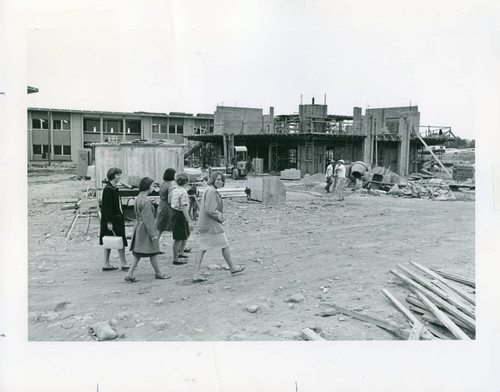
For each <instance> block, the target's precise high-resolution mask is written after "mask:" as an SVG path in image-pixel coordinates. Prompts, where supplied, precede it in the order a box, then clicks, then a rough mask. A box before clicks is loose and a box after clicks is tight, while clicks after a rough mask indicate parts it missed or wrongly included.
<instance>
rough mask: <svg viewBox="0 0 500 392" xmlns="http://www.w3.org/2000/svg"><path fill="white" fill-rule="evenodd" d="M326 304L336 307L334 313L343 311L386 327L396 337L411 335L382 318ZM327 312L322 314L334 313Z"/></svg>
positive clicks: (347, 314) (367, 321) (404, 338)
mask: <svg viewBox="0 0 500 392" xmlns="http://www.w3.org/2000/svg"><path fill="white" fill-rule="evenodd" d="M325 305H328V306H331V307H332V308H334V309H335V313H334V314H337V313H342V314H344V315H346V316H349V317H353V318H355V319H357V320H361V321H364V322H366V323H370V324H374V325H376V326H377V327H380V328H383V329H385V330H386V331H388V332H390V333H392V334H393V335H395V336H396V337H398V338H400V339H402V340H407V339H408V336H409V335H410V333H409V332H408V331H406V330H403V329H402V328H400V327H399V326H396V325H393V324H390V323H388V322H387V321H385V320H381V319H378V318H375V317H372V316H367V315H364V314H361V313H358V312H354V311H352V310H349V309H346V308H343V307H340V306H337V305H335V304H325ZM327 313H328V312H322V313H321V315H322V316H323V317H325V316H330V315H333V314H327Z"/></svg>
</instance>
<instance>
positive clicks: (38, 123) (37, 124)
mask: <svg viewBox="0 0 500 392" xmlns="http://www.w3.org/2000/svg"><path fill="white" fill-rule="evenodd" d="M31 125H32V127H33V129H49V122H48V121H47V120H44V119H43V118H34V119H32V120H31Z"/></svg>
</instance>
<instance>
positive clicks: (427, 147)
mask: <svg viewBox="0 0 500 392" xmlns="http://www.w3.org/2000/svg"><path fill="white" fill-rule="evenodd" d="M414 133H415V135H417V137H418V138H419V139H420V141H421V142H422V144H423V145H424V146H425V148H426V149H427V151H429V152H430V153H431V155H432V157H433V158H434V159H435V160H436V162H437V163H439V166H441V168H442V169H443V170H444V171H445V172H446V174H448V176H450V178H452V175H451V174H450V172H449V171H448V170H447V169H446V167H444V165H443V163H442V162H441V161H440V160H439V158H438V157H437V156H436V154H434V152H433V151H432V150H431V149H430V148H429V146H428V145H427V143H426V142H425V141H424V139H422V136H420V134H419V133H418V131H417V132H414Z"/></svg>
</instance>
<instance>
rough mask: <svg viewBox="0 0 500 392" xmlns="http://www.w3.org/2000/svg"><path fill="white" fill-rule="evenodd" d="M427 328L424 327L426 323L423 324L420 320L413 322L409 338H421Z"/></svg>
mask: <svg viewBox="0 0 500 392" xmlns="http://www.w3.org/2000/svg"><path fill="white" fill-rule="evenodd" d="M425 330H426V329H425V327H424V324H422V323H421V322H420V321H417V322H415V324H413V328H412V329H411V332H410V336H409V337H408V340H420V336H421V335H422V334H423V333H424V331H425ZM429 333H430V332H429Z"/></svg>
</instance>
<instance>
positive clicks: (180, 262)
mask: <svg viewBox="0 0 500 392" xmlns="http://www.w3.org/2000/svg"><path fill="white" fill-rule="evenodd" d="M172 264H174V265H181V264H187V261H174V262H172Z"/></svg>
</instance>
